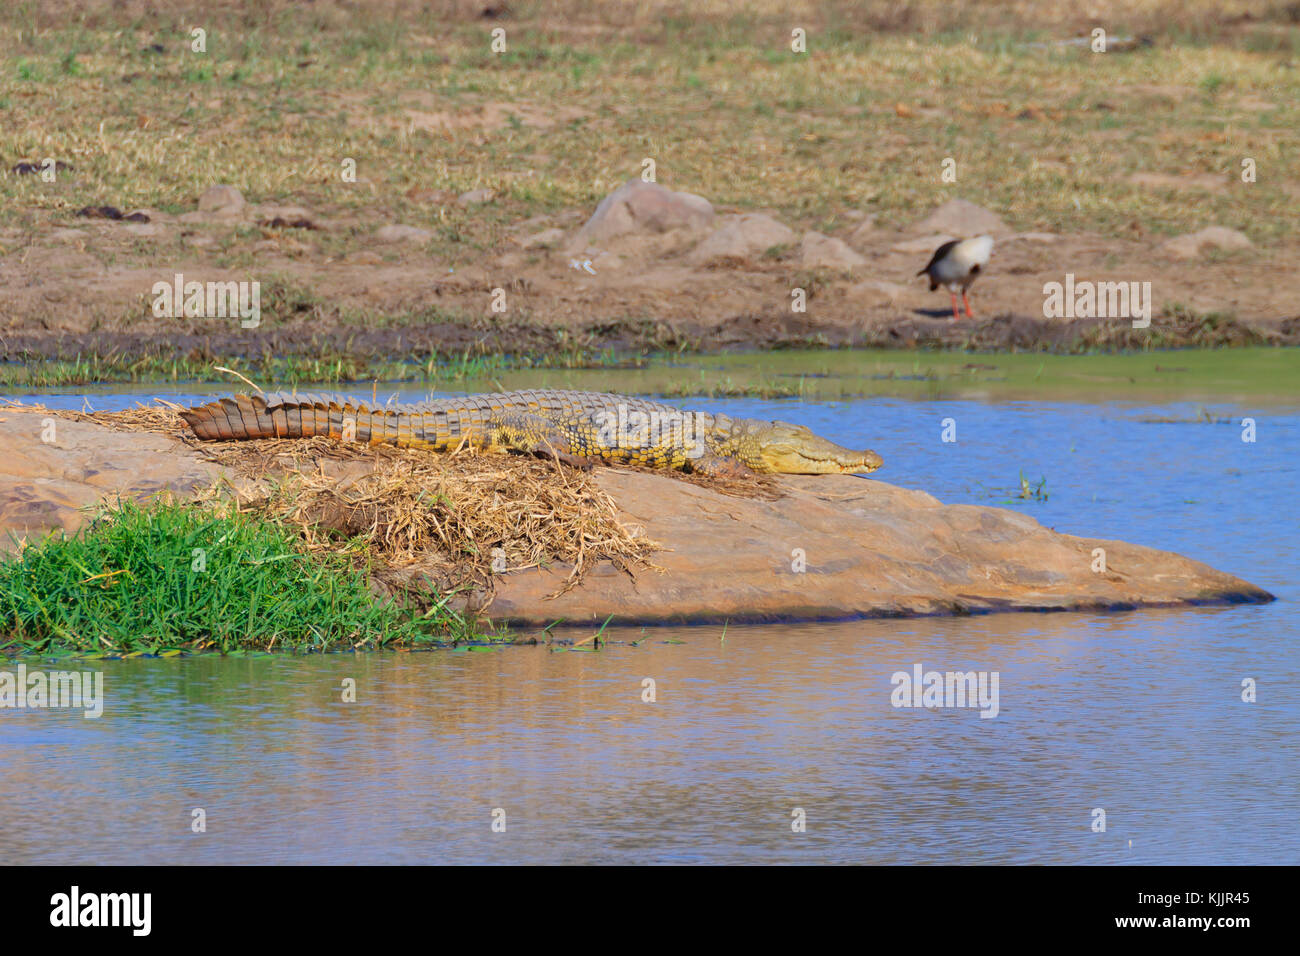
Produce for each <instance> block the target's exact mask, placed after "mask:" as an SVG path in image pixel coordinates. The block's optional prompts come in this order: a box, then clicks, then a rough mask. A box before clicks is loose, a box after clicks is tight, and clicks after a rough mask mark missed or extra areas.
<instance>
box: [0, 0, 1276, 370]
mask: <svg viewBox="0 0 1300 956" xmlns="http://www.w3.org/2000/svg"><path fill="white" fill-rule="evenodd" d="M191 6H192V5H189V4H182V3H179V2H173V0H156V2H131V0H127V2H124V3H108V2H100V3H96V2H85V3H70V2H69V3H63V2H49V3H40V2H34V0H18V2H13V3H10V4H8V5H7V6H6V7H5V9H4V11H3V12H0V115H2V116H3V120H4V121H3V123H0V168H2V170H3V171H0V208H2V209H3V213H0V289H2V291H0V334H3V335H4V336H5V338H4V339H3V341H0V346H3V349H4V351H5V353H6V356H7V357H8V358H10V359H11V360H12V359H14V358H18V357H32V356H38V355H43V356H47V357H51V356H56V355H61V356H63V357H65V358H66V357H69V356H71V355H72V354H73V353H81V354H82V355H83V356H84V355H85V354H87V353H88V352H95V351H98V352H101V353H103V352H107V351H113V352H114V354H116V355H119V356H125V357H128V358H130V360H131V361H132V362H136V361H137V359H138V358H139V357H140V356H144V355H146V354H149V353H150V352H151V349H152V350H153V352H154V353H159V352H161V353H169V354H172V355H173V358H174V353H175V349H176V347H177V346H178V344H179V347H180V348H181V351H182V352H183V353H184V354H187V355H193V356H195V357H196V358H197V359H203V360H207V359H211V358H213V357H215V358H229V359H230V360H231V361H237V360H239V358H240V356H241V355H248V354H256V353H259V352H261V353H265V352H267V351H268V350H270V351H277V352H279V351H285V350H288V351H292V344H293V343H300V344H301V343H303V342H305V341H307V339H308V338H310V336H311V335H316V334H317V333H321V332H322V330H333V331H331V332H330V335H331V336H332V337H331V338H329V339H328V342H326V341H325V340H323V339H317V347H319V348H321V349H328V350H330V352H331V354H333V352H334V351H338V352H341V353H344V354H346V353H347V345H346V343H347V342H350V341H353V340H354V339H358V338H359V339H360V340H366V336H371V337H373V336H374V335H376V334H377V332H376V330H378V329H399V330H400V329H405V330H409V334H406V333H403V334H402V335H401V336H399V337H398V338H393V339H391V340H387V339H386V340H384V341H383V342H378V341H372V342H371V343H370V345H371V346H372V347H373V349H372V350H382V349H384V348H388V349H389V350H390V351H392V352H394V353H401V354H403V355H405V354H407V353H411V354H414V355H417V356H418V355H422V354H434V353H437V352H439V351H453V350H455V351H460V350H473V349H478V350H480V351H485V350H489V349H492V348H497V347H503V346H504V345H506V344H508V343H509V342H514V343H516V344H520V343H522V344H524V345H527V346H530V347H531V346H534V345H535V346H537V347H538V348H546V349H558V348H565V347H567V348H572V349H576V350H578V351H581V350H584V349H587V348H588V347H600V346H607V345H631V346H636V347H653V346H663V347H672V348H683V347H696V346H707V345H708V344H709V342H710V338H711V333H712V330H714V329H715V328H716V327H717V326H718V325H719V324H725V323H731V326H729V327H730V328H732V331H733V332H735V330H736V329H737V328H739V329H741V330H742V331H741V332H740V333H737V334H734V335H732V336H731V338H735V339H737V340H743V339H744V338H745V335H746V333H744V332H743V330H744V329H747V328H750V326H752V333H753V334H752V339H753V341H754V342H756V343H758V344H764V343H767V344H783V343H784V344H788V343H789V342H790V341H800V342H805V343H807V342H812V343H815V342H817V341H825V342H827V343H828V344H838V343H840V342H847V341H855V340H856V339H855V335H856V332H854V331H852V330H857V331H861V330H863V329H867V328H881V327H884V326H885V325H888V324H890V323H894V324H897V323H900V322H903V323H906V322H911V321H913V320H914V319H917V317H918V316H919V317H920V320H922V321H923V322H926V321H932V320H934V321H937V320H938V319H940V318H941V317H942V312H943V307H944V306H946V305H947V300H946V296H943V295H941V294H934V295H930V294H928V293H926V292H925V290H924V288H923V287H922V285H921V282H920V280H912V278H911V274H912V273H914V272H915V269H916V268H917V267H919V265H921V264H924V255H923V254H920V253H910V252H909V253H906V254H904V253H900V252H898V251H897V250H896V249H895V248H894V247H895V246H897V245H898V244H899V241H900V237H902V236H904V235H905V230H906V229H907V228H908V227H909V225H910V224H913V223H915V222H916V220H918V219H920V218H921V217H923V216H924V215H926V214H927V213H928V212H930V211H931V210H933V209H934V208H935V207H937V206H939V205H940V204H942V203H944V202H945V201H947V200H949V199H953V198H962V199H966V200H969V201H971V202H974V203H977V204H978V205H980V206H982V207H985V208H987V209H989V210H991V211H993V212H995V213H996V214H997V215H998V216H999V217H1001V219H1002V220H1003V221H1004V222H1005V223H1006V224H1007V227H1008V229H1009V230H1011V231H1014V232H1015V233H1019V234H1023V233H1050V234H1052V235H1053V236H1054V237H1055V239H1054V244H1047V243H1041V244H1040V243H1035V242H1021V243H1013V244H1010V245H1008V246H1006V255H1005V257H1004V258H1003V259H1002V260H1001V263H1000V269H1001V271H1000V272H999V271H997V270H996V269H994V270H990V275H989V278H988V279H987V280H984V281H983V283H982V285H981V286H977V291H982V292H983V294H984V298H983V300H982V301H983V302H985V303H987V308H986V309H985V311H986V312H988V313H990V314H992V315H995V316H998V315H1000V316H1003V317H1015V316H1022V317H1023V316H1026V315H1032V314H1033V313H1034V311H1035V309H1036V308H1037V307H1038V305H1040V304H1041V300H1042V294H1041V286H1042V282H1043V277H1044V276H1047V277H1051V276H1056V277H1057V278H1059V277H1060V275H1061V274H1062V273H1064V272H1066V271H1073V272H1079V273H1086V272H1089V271H1090V270H1091V271H1092V272H1093V273H1095V274H1096V275H1098V276H1107V275H1119V274H1121V273H1122V274H1123V275H1124V276H1126V277H1128V278H1134V279H1143V280H1149V281H1153V282H1154V283H1156V285H1157V293H1158V296H1159V300H1160V302H1162V303H1163V305H1164V312H1165V314H1166V315H1173V314H1178V315H1187V314H1192V315H1194V316H1203V315H1206V314H1209V313H1216V314H1218V315H1221V316H1235V317H1239V318H1241V319H1243V320H1245V321H1248V322H1251V323H1255V324H1261V323H1262V326H1263V327H1266V328H1268V329H1271V330H1273V331H1276V330H1278V329H1287V328H1290V327H1289V326H1285V323H1286V322H1287V321H1288V320H1291V319H1293V318H1294V317H1296V316H1297V314H1300V310H1298V309H1297V307H1296V306H1295V304H1294V301H1295V293H1297V292H1300V283H1297V282H1296V280H1295V278H1294V275H1293V272H1292V270H1291V269H1290V268H1284V266H1285V264H1286V263H1289V262H1292V261H1294V258H1295V253H1296V251H1297V247H1298V246H1300V216H1297V215H1296V212H1295V211H1296V206H1297V203H1300V151H1298V150H1297V148H1296V147H1297V130H1300V3H1297V2H1294V0H1291V2H1270V0H1262V2H1254V3H1248V2H1236V0H1227V2H1215V0H1182V2H1164V0H1158V2H1152V0H1148V2H1136V3H1118V2H1114V3H1112V2H1099V3H1095V4H1090V5H1087V6H1082V5H1062V4H1055V3H1047V2H1032V0H1020V2H976V3H968V4H963V5H953V4H948V3H941V2H931V0H922V2H911V3H909V2H903V3H887V2H874V0H859V2H854V0H841V2H825V3H808V4H799V3H775V2H767V0H759V2H749V3H723V2H713V0H710V2H705V3H668V2H654V0H647V2H639V3H623V2H612V3H598V2H578V0H561V2H557V3H549V4H548V3H524V2H501V0H479V2H477V3H437V2H427V3H418V2H410V3H404V2H353V3H345V2H339V0H320V2H314V3H295V2H287V0H266V2H260V3H257V4H251V3H249V4H243V3H229V2H227V3H221V2H218V3H211V4H207V5H205V12H204V13H203V14H202V15H196V14H193V13H191V12H189V9H190V7H191ZM194 28H201V29H202V30H204V31H205V35H204V40H205V44H206V51H205V52H194V50H193V49H192V38H191V31H192V30H193V29H194ZM1097 28H1101V29H1104V30H1105V31H1106V34H1107V38H1108V41H1109V45H1108V49H1107V51H1106V52H1105V53H1097V52H1093V50H1092V49H1090V48H1089V44H1090V43H1091V39H1090V37H1091V32H1092V31H1093V30H1094V29H1097ZM795 29H800V30H803V31H805V32H806V38H807V39H806V45H807V51H806V52H802V53H797V52H793V51H792V49H791V38H792V31H793V30H795ZM494 30H504V40H505V44H506V49H505V50H504V51H503V52H493V50H492V48H491V44H492V41H493V36H492V31H494ZM47 159H52V160H54V161H56V162H57V163H61V164H66V165H65V166H60V167H57V169H58V172H57V176H56V178H55V181H53V182H48V181H45V180H44V178H43V177H42V176H41V175H39V174H31V173H29V174H22V173H19V172H15V171H14V170H15V167H16V166H17V164H20V163H30V164H35V165H37V166H39V164H40V163H42V162H43V161H44V160H47ZM647 159H649V160H653V161H654V164H655V168H656V176H657V180H658V182H659V183H661V184H663V185H665V186H667V187H669V188H671V189H674V190H682V191H686V192H690V193H695V194H698V195H701V196H703V197H705V198H707V199H708V200H709V201H710V202H711V203H713V205H714V207H715V209H716V211H717V212H718V213H719V214H729V213H747V212H755V211H762V212H765V213H767V214H769V215H771V216H773V217H774V218H776V219H778V220H779V221H781V222H782V223H784V224H786V225H788V226H790V227H791V228H792V229H793V230H795V232H796V233H804V232H806V231H808V230H813V231H816V232H819V233H823V234H825V235H827V236H831V237H837V238H841V239H845V240H849V237H850V236H855V238H854V239H853V240H852V241H850V245H853V246H854V248H855V249H857V250H858V251H859V252H860V253H861V254H862V255H863V256H864V257H865V258H866V259H867V260H868V262H867V265H866V266H864V267H860V268H856V269H853V270H849V271H845V272H843V273H842V274H841V273H836V272H834V270H832V271H831V272H826V271H825V270H820V271H819V270H809V269H805V268H802V267H801V264H800V261H799V258H798V255H797V249H785V248H774V249H771V250H769V251H768V253H767V254H765V255H763V256H760V257H757V258H756V259H755V261H752V262H748V263H741V264H738V265H737V266H736V267H735V268H733V269H731V270H730V271H728V270H719V269H712V270H700V269H696V270H691V269H686V268H682V267H681V263H680V261H677V260H672V259H671V257H669V259H668V261H661V259H662V257H658V258H657V257H656V256H655V255H651V254H649V253H646V254H644V255H632V256H630V257H629V256H625V257H624V259H625V260H626V261H625V262H623V268H622V269H621V270H620V269H617V268H611V269H609V270H604V274H602V275H600V276H598V277H596V278H594V279H590V280H588V279H587V277H584V276H582V275H575V273H574V272H573V271H572V270H571V269H570V268H569V261H568V257H567V256H566V250H565V249H564V248H563V247H564V242H563V241H554V242H545V241H539V242H536V243H529V241H528V240H529V237H530V236H533V235H535V234H538V233H542V232H543V231H544V230H546V229H548V228H549V229H557V230H559V231H560V232H561V233H563V234H565V235H571V234H572V233H573V232H574V231H575V230H576V229H577V227H578V226H580V225H581V224H582V222H583V221H584V220H585V219H586V218H587V217H588V216H589V215H590V214H591V212H592V210H593V209H594V207H595V206H596V204H597V203H598V202H599V201H600V200H601V199H602V198H603V197H604V196H606V195H607V194H608V193H610V192H611V191H612V190H613V189H615V188H616V187H617V186H618V185H619V184H621V183H623V182H625V181H627V180H628V179H630V178H632V177H634V176H637V175H639V174H640V173H641V172H642V169H643V163H644V161H645V160H647ZM946 159H951V160H952V161H953V164H954V169H955V171H956V181H955V182H945V181H944V180H943V178H942V171H943V168H944V162H945V160H946ZM348 160H352V161H354V162H355V169H356V176H355V181H348V179H347V178H346V177H344V176H343V175H342V174H341V171H342V169H343V168H344V164H345V162H346V161H348ZM1247 160H1248V161H1250V163H1251V165H1252V166H1253V168H1254V170H1255V176H1254V181H1249V182H1247V181H1243V175H1242V173H1243V161H1247ZM215 184H229V185H233V186H235V187H237V188H238V189H239V190H240V191H241V192H242V194H243V196H244V197H245V199H246V200H247V201H248V202H249V203H250V204H253V206H252V207H251V208H252V210H253V212H252V213H251V214H248V215H245V216H244V217H242V218H239V219H235V220H229V221H222V220H221V218H220V217H211V218H209V219H204V218H203V217H201V216H196V215H194V213H195V211H196V203H197V201H198V197H199V196H200V195H202V194H203V192H204V191H205V190H206V189H208V188H209V187H210V186H213V185H215ZM473 190H486V191H488V193H490V198H489V199H488V200H487V201H484V202H467V201H462V200H458V197H460V196H462V195H463V194H464V193H466V192H468V191H473ZM87 206H113V207H117V208H119V209H120V210H122V211H124V212H130V211H134V210H143V211H144V212H145V214H146V215H148V216H149V217H150V220H151V222H150V224H149V225H148V226H140V225H138V224H130V223H122V222H114V221H109V220H102V219H86V218H84V217H78V216H77V215H76V213H77V211H78V210H80V209H82V208H83V207H87ZM281 212H283V213H285V215H283V216H281V217H280V221H279V222H276V215H277V214H278V213H281ZM186 217H187V218H186ZM872 217H874V223H875V226H876V230H877V231H876V232H875V233H874V234H872V235H866V236H864V235H863V233H862V231H861V229H860V227H861V226H862V224H863V221H864V219H870V218H872ZM295 218H297V219H298V221H299V224H298V225H297V226H294V225H293V224H292V223H293V222H294V221H295ZM386 225H405V226H410V227H414V228H416V229H419V230H424V233H421V234H420V238H419V240H418V241H415V242H409V241H408V242H396V243H391V242H390V243H378V242H377V241H376V238H375V233H376V231H377V230H378V229H380V228H381V227H383V226H386ZM1208 226H1221V227H1228V228H1231V229H1235V230H1239V231H1241V232H1242V233H1244V234H1245V236H1247V237H1248V238H1249V240H1250V241H1251V243H1253V247H1252V248H1250V249H1243V250H1235V251H1225V250H1212V249H1211V250H1207V251H1206V252H1205V253H1204V254H1203V255H1202V256H1200V257H1199V258H1197V259H1195V260H1193V261H1182V260H1177V259H1171V258H1170V257H1168V256H1161V255H1159V254H1157V253H1156V252H1155V251H1154V250H1156V249H1157V248H1158V247H1159V246H1160V244H1161V243H1162V242H1164V241H1165V240H1167V239H1169V238H1170V237H1173V236H1177V235H1180V234H1184V233H1190V232H1195V231H1197V230H1200V229H1203V228H1205V227H1208ZM855 230H857V232H856V234H855ZM426 233H427V234H426ZM918 257H919V258H920V260H921V261H920V262H917V259H918ZM609 261H610V262H614V261H616V260H609ZM995 264H997V263H995ZM178 271H183V272H185V274H186V275H187V276H188V275H193V276H195V277H201V278H212V277H226V278H255V279H258V280H260V281H261V282H262V283H263V285H264V286H266V288H265V289H264V293H263V294H264V300H265V301H264V305H263V325H262V327H261V328H259V329H257V330H251V331H248V332H246V333H241V332H240V330H239V329H237V328H234V329H231V328H229V324H228V323H226V324H224V325H223V324H221V323H215V324H211V325H204V324H202V323H195V322H189V323H188V324H185V325H183V326H182V320H178V321H176V322H173V323H172V324H171V325H160V324H159V322H158V321H157V320H156V319H153V318H152V317H151V316H150V313H149V308H148V298H147V293H148V290H149V288H150V286H151V285H152V283H153V281H155V280H156V279H158V278H159V277H170V276H171V275H172V273H174V272H178ZM873 280H875V281H882V282H884V283H885V284H886V285H887V286H888V287H889V289H887V290H886V294H885V295H883V296H880V295H877V296H875V297H874V298H871V297H869V296H868V297H866V298H864V296H863V295H862V294H861V293H862V289H861V283H862V282H864V281H873ZM583 282H585V283H586V284H585V285H580V283H583ZM909 282H910V283H911V285H909V284H908V283H909ZM792 284H802V285H805V286H808V287H810V288H812V289H814V291H815V292H816V293H818V294H819V297H818V296H815V297H814V305H815V308H810V310H809V317H808V319H807V320H806V321H802V322H801V323H797V327H791V326H790V323H789V322H781V321H777V319H775V318H774V317H773V316H775V315H776V314H777V313H778V312H780V311H781V310H782V309H783V308H784V306H785V304H786V303H788V289H789V288H790V286H791V285H792ZM494 288H505V289H506V290H507V291H508V292H509V293H510V294H511V296H512V297H513V299H512V304H511V310H510V312H509V314H508V315H507V316H505V317H502V316H494V315H493V314H491V313H490V312H489V311H488V308H487V303H488V297H489V293H490V292H491V290H493V289H494ZM892 289H904V290H906V291H905V292H896V291H890V290H892ZM877 291H879V290H877ZM926 310H932V311H936V312H937V314H927V312H926ZM303 323H310V325H309V326H304V324H303ZM746 323H749V325H746ZM503 329H504V330H506V331H505V333H502V330H503ZM537 329H544V330H547V331H545V333H544V334H534V332H535V330H537ZM557 329H559V330H561V332H562V333H563V334H560V333H557V332H556V331H555V330H557ZM602 329H603V330H604V331H603V332H602V331H601V330H602ZM837 329H847V330H850V331H846V332H845V333H844V334H843V335H840V334H838V333H837V331H836V330H837ZM339 330H342V331H339ZM530 330H531V331H530ZM307 333H310V334H307ZM394 334H396V333H394ZM196 335H197V336H199V337H201V338H203V342H204V343H206V344H198V343H197V342H196V340H195V338H194V337H195V336H196ZM723 338H724V339H726V338H727V336H723ZM213 343H215V344H213ZM111 365H112V363H109V365H106V366H105V367H104V368H105V370H104V372H103V376H106V377H112V376H113V375H115V374H117V372H115V371H113V369H115V368H118V366H112V367H111V368H110V366H111ZM340 368H341V366H340ZM118 371H120V368H119V369H118ZM354 371H355V369H354ZM90 377H92V378H93V377H95V374H91V375H90Z"/></svg>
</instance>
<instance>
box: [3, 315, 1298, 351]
mask: <svg viewBox="0 0 1300 956" xmlns="http://www.w3.org/2000/svg"><path fill="white" fill-rule="evenodd" d="M204 324H205V325H207V326H208V327H207V328H202V329H201V330H196V331H193V332H180V331H169V332H164V333H160V332H159V331H157V330H154V331H150V332H134V331H117V330H100V331H85V332H72V331H53V330H51V331H22V332H10V333H7V334H5V335H3V336H2V337H0V360H3V361H8V362H32V361H40V360H45V361H73V360H76V359H78V358H83V359H84V358H86V357H88V356H100V357H107V356H111V357H113V358H114V360H115V361H117V362H119V363H122V362H132V361H142V360H157V359H163V358H185V359H187V360H189V361H212V362H220V361H221V360H223V359H229V358H235V357H238V358H244V359H255V358H259V357H262V356H265V355H268V354H270V355H274V356H277V357H281V358H285V357H293V356H301V357H308V358H313V359H325V358H328V357H330V356H334V355H340V354H342V355H346V356H348V357H349V358H351V359H353V360H371V361H393V360H401V359H420V360H424V359H428V358H435V359H439V358H447V357H458V356H464V355H466V354H468V355H470V356H479V355H506V356H511V357H515V358H523V357H527V358H531V359H534V360H539V359H540V360H544V359H547V358H553V357H558V356H564V357H567V358H569V359H572V360H578V361H580V360H581V359H582V356H583V354H584V353H600V352H614V353H644V352H655V351H684V352H685V351H689V352H735V351H750V350H755V349H757V350H779V349H794V348H800V349H804V348H852V347H861V348H885V349H900V350H902V349H928V350H971V351H979V352H995V353H996V352H1045V353H1057V354H1071V353H1081V352H1121V351H1128V350H1142V349H1149V348H1161V349H1169V348H1223V347H1236V346H1258V345H1273V346H1295V345H1300V317H1295V318H1289V319H1284V320H1281V321H1279V322H1277V323H1272V324H1263V323H1260V324H1253V323H1246V322H1242V321H1240V320H1237V319H1232V318H1210V319H1205V318H1201V317H1188V316H1166V317H1163V318H1159V319H1154V320H1153V321H1152V324H1151V327H1150V328H1149V329H1141V330H1139V329H1134V328H1133V327H1132V323H1131V322H1129V321H1127V320H1100V319H1080V320H1075V321H1072V322H1064V323H1063V322H1060V321H1053V320H1046V319H1036V318H1033V317H1031V316H1024V315H1011V314H1007V315H1000V316H996V317H993V318H987V319H978V318H977V319H975V320H963V321H961V322H953V321H951V320H950V319H931V318H922V317H904V318H899V319H895V320H873V321H867V322H861V323H855V324H848V323H845V322H842V321H836V320H818V319H817V318H816V317H812V316H808V315H791V314H784V313H780V312H777V311H775V310H772V311H768V312H761V313H752V314H743V315H736V316H733V317H731V318H728V319H724V320H722V321H720V322H718V323H716V324H711V325H710V326H709V327H707V328H705V327H703V326H701V325H700V324H698V323H695V322H692V321H690V320H684V321H680V322H672V321H662V322H646V321H642V322H632V321H617V320H613V321H605V322H590V323H586V324H584V325H581V326H579V327H578V328H576V329H575V328H573V327H572V326H561V325H547V324H542V323H531V322H518V321H510V320H505V321H500V322H485V321H482V320H467V321H463V322H443V323H438V324H433V325H426V326H422V327H400V326H399V327H386V328H358V327H357V326H354V325H349V324H345V323H338V324H333V325H330V324H326V323H320V322H304V323H295V324H291V325H282V326H276V327H264V328H258V329H242V328H239V327H238V325H235V324H227V325H226V326H225V327H221V326H217V327H215V328H213V327H212V325H211V324H210V323H204Z"/></svg>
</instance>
